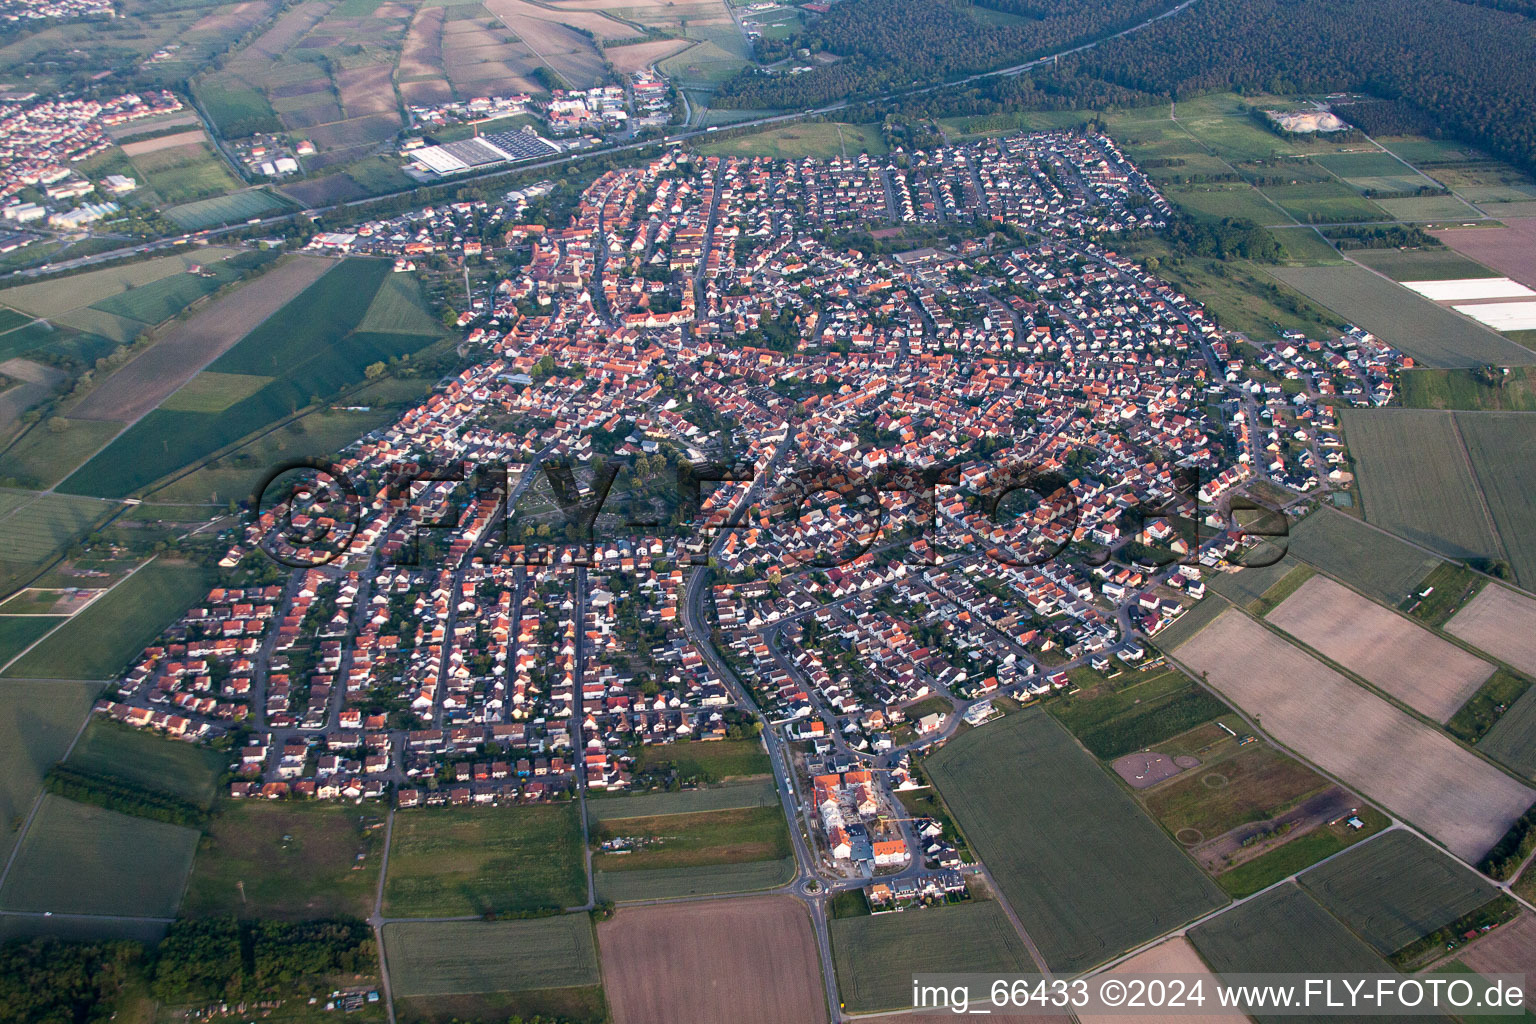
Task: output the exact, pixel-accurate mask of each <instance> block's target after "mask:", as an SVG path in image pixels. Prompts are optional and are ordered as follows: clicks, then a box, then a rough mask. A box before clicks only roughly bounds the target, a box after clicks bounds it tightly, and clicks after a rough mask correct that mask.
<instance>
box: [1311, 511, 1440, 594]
mask: <svg viewBox="0 0 1536 1024" xmlns="http://www.w3.org/2000/svg"><path fill="white" fill-rule="evenodd" d="M1286 546H1287V549H1288V551H1289V552H1290V553H1291V554H1292V555H1295V556H1296V557H1297V558H1299V559H1301V560H1302V561H1304V562H1308V563H1310V564H1312V565H1315V566H1317V567H1318V568H1319V569H1322V570H1323V571H1324V572H1326V573H1328V574H1329V575H1331V576H1336V577H1338V578H1339V579H1341V580H1343V581H1344V582H1345V583H1347V584H1349V585H1350V586H1351V587H1354V588H1355V589H1356V590H1358V591H1360V592H1361V593H1363V594H1365V595H1366V596H1367V597H1371V598H1374V599H1376V600H1377V601H1380V602H1381V603H1382V604H1385V605H1392V606H1397V605H1400V604H1402V603H1403V602H1404V601H1405V600H1407V599H1408V598H1409V597H1410V596H1412V595H1413V594H1414V593H1416V592H1417V591H1418V589H1419V584H1421V583H1422V582H1423V581H1424V580H1425V579H1426V578H1427V577H1428V576H1429V574H1430V573H1431V572H1434V570H1435V568H1436V567H1437V566H1440V565H1443V564H1445V563H1444V562H1443V561H1442V560H1441V559H1440V558H1438V557H1436V556H1435V555H1432V554H1429V553H1428V552H1426V551H1421V550H1419V549H1418V548H1416V547H1414V546H1413V545H1411V544H1409V543H1407V542H1406V541H1403V540H1402V539H1401V538H1398V537H1394V536H1392V535H1391V534H1389V533H1384V532H1382V531H1381V530H1378V529H1373V528H1372V527H1370V526H1367V525H1366V524H1365V523H1362V522H1360V521H1359V520H1358V519H1352V518H1350V517H1349V516H1346V515H1344V514H1343V513H1342V512H1335V511H1334V510H1332V509H1330V508H1328V507H1326V506H1324V507H1323V508H1320V509H1318V510H1317V511H1316V512H1314V513H1312V514H1311V515H1310V516H1308V517H1307V518H1305V519H1303V520H1302V521H1301V522H1300V523H1297V524H1296V525H1295V526H1293V527H1292V528H1291V536H1290V539H1289V540H1288V541H1287V542H1286Z"/></svg>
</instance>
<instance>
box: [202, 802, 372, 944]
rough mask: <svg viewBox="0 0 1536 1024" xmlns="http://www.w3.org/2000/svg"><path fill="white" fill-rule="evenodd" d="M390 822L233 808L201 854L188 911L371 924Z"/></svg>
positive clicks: (341, 810)
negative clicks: (339, 919)
mask: <svg viewBox="0 0 1536 1024" xmlns="http://www.w3.org/2000/svg"><path fill="white" fill-rule="evenodd" d="M383 817H384V816H383V812H382V811H379V810H377V809H376V808H373V807H370V806H369V805H366V804H365V805H363V807H362V808H359V807H355V806H349V805H346V804H340V803H331V802H316V801H299V800H283V801H278V802H270V801H265V800H241V801H230V802H227V803H225V804H224V805H223V806H221V807H220V808H219V812H218V814H217V815H215V817H214V818H213V820H212V822H211V823H210V825H209V826H208V832H209V838H208V840H207V841H206V842H205V843H204V844H203V846H202V848H201V849H199V850H198V854H197V860H196V861H195V862H194V863H193V865H192V878H191V880H190V881H189V882H188V883H187V895H186V902H185V905H184V907H183V910H184V912H185V913H187V914H189V915H193V916H210V917H214V916H219V915H223V914H239V915H241V916H246V917H261V918H276V919H279V920H303V919H305V918H317V917H332V916H338V915H339V916H347V917H367V916H368V915H369V914H370V913H371V912H372V911H373V900H374V893H375V891H376V886H377V884H378V881H379V863H380V861H381V860H382V854H383V850H382V846H383V835H384V830H383ZM390 966H391V968H393V967H394V964H393V963H391V964H390Z"/></svg>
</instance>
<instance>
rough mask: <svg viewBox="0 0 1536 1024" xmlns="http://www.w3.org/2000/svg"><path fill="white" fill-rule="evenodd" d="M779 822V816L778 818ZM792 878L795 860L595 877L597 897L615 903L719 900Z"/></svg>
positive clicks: (607, 872)
mask: <svg viewBox="0 0 1536 1024" xmlns="http://www.w3.org/2000/svg"><path fill="white" fill-rule="evenodd" d="M780 817H781V818H782V817H783V816H782V814H781V815H780ZM794 877H795V859H794V858H793V857H786V858H784V859H783V860H755V861H745V862H742V863H739V864H714V865H710V866H707V867H690V868H652V869H648V870H644V871H602V870H599V871H597V872H596V874H595V878H594V881H595V884H596V886H597V895H598V897H599V898H602V899H610V900H613V901H614V902H616V903H625V902H629V901H633V900H658V899H675V898H678V897H681V896H718V895H722V894H725V893H733V892H757V891H759V890H762V889H776V888H778V887H779V886H781V885H785V884H787V883H788V882H789V881H790V880H791V879H793V878H794Z"/></svg>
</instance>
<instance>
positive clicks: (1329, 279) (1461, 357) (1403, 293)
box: [1267, 266, 1536, 367]
mask: <svg viewBox="0 0 1536 1024" xmlns="http://www.w3.org/2000/svg"><path fill="white" fill-rule="evenodd" d="M1267 270H1268V272H1269V273H1270V274H1272V275H1273V276H1275V277H1277V278H1279V279H1280V280H1281V281H1284V282H1285V283H1286V284H1288V285H1290V286H1291V287H1293V288H1296V289H1298V290H1299V291H1301V292H1302V293H1303V294H1305V295H1306V296H1307V297H1308V298H1309V299H1312V300H1313V301H1315V302H1318V303H1320V304H1322V305H1324V306H1327V307H1328V308H1329V309H1331V310H1333V311H1334V312H1335V313H1337V314H1338V315H1339V316H1341V317H1343V318H1344V319H1345V320H1347V321H1349V322H1350V323H1353V324H1357V325H1359V326H1361V327H1364V328H1365V329H1366V330H1368V331H1370V332H1371V333H1372V334H1375V335H1376V336H1377V337H1379V338H1382V339H1384V340H1385V341H1386V342H1387V343H1388V344H1390V345H1393V346H1395V347H1396V348H1399V349H1401V350H1402V351H1404V352H1406V353H1408V354H1409V355H1411V356H1413V357H1414V358H1415V359H1417V360H1419V361H1420V362H1422V363H1425V364H1427V365H1429V366H1442V367H1445V366H1481V365H1483V364H1485V363H1496V364H1498V365H1500V366H1513V365H1522V366H1523V365H1527V364H1530V363H1536V353H1533V352H1531V351H1530V350H1529V349H1525V348H1522V347H1520V346H1519V345H1516V344H1515V343H1514V342H1512V341H1509V340H1507V339H1505V338H1501V337H1499V336H1498V335H1497V334H1494V333H1493V332H1492V331H1489V330H1487V329H1486V328H1483V327H1479V326H1478V325H1477V324H1474V323H1472V322H1471V321H1469V320H1467V319H1466V318H1464V317H1460V316H1457V315H1456V314H1455V313H1453V312H1451V311H1450V310H1448V309H1443V308H1441V307H1440V306H1437V305H1435V304H1434V303H1433V302H1430V301H1429V300H1428V299H1424V298H1422V297H1420V296H1418V295H1415V294H1414V293H1413V292H1410V291H1409V290H1408V289H1406V288H1403V287H1402V286H1400V285H1396V284H1393V283H1392V282H1391V281H1388V280H1386V279H1385V278H1383V277H1380V276H1378V275H1376V274H1373V273H1371V272H1370V271H1369V270H1366V269H1364V268H1363V267H1354V266H1343V267H1270V268H1267Z"/></svg>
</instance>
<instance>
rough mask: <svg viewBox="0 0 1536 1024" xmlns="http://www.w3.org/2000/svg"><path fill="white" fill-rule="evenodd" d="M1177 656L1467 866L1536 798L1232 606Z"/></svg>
mask: <svg viewBox="0 0 1536 1024" xmlns="http://www.w3.org/2000/svg"><path fill="white" fill-rule="evenodd" d="M1178 660H1179V661H1181V662H1183V663H1184V664H1186V665H1188V666H1190V667H1191V668H1192V669H1193V670H1194V671H1195V672H1196V673H1200V672H1206V673H1208V674H1209V675H1208V681H1209V683H1210V685H1211V686H1212V687H1214V688H1215V689H1216V690H1217V691H1218V692H1219V693H1220V694H1221V695H1222V696H1224V697H1226V698H1227V699H1228V700H1230V701H1231V702H1232V703H1234V704H1236V705H1237V706H1238V707H1240V708H1242V709H1243V710H1244V711H1246V712H1248V714H1250V715H1252V716H1254V718H1255V720H1256V721H1257V722H1258V725H1259V727H1260V728H1262V729H1263V730H1264V731H1265V732H1268V733H1269V734H1270V735H1271V736H1273V737H1274V738H1275V739H1277V740H1279V741H1280V742H1281V743H1283V744H1285V745H1286V746H1287V747H1290V748H1291V749H1292V750H1294V751H1296V752H1297V753H1298V754H1300V755H1301V756H1302V757H1305V758H1306V759H1308V760H1310V761H1312V762H1313V763H1314V764H1316V765H1318V766H1319V767H1321V768H1322V769H1323V770H1324V771H1327V772H1330V773H1332V774H1333V775H1335V776H1337V777H1338V778H1339V779H1341V780H1343V782H1344V783H1346V784H1347V785H1349V786H1350V787H1352V788H1353V789H1354V790H1355V791H1357V792H1359V793H1361V794H1362V795H1364V796H1366V797H1368V798H1370V799H1373V800H1376V801H1378V802H1380V803H1381V804H1383V805H1385V806H1386V808H1387V809H1388V810H1390V811H1392V812H1393V813H1394V814H1397V815H1399V816H1401V817H1403V818H1405V819H1407V820H1408V821H1409V822H1410V823H1412V824H1414V825H1417V826H1418V827H1420V828H1422V829H1424V830H1425V831H1427V832H1429V833H1430V834H1431V835H1433V836H1434V837H1435V838H1436V839H1438V840H1440V841H1441V842H1443V843H1444V844H1445V845H1446V846H1447V847H1448V848H1450V850H1451V851H1452V852H1453V853H1455V854H1456V855H1457V856H1458V857H1461V858H1462V859H1463V860H1467V861H1474V862H1475V861H1476V860H1478V859H1479V858H1480V857H1481V856H1482V855H1483V854H1484V853H1485V852H1486V851H1487V850H1488V848H1489V847H1490V846H1492V845H1493V844H1494V843H1496V842H1497V841H1498V840H1499V839H1500V838H1501V837H1502V836H1503V835H1504V833H1505V832H1506V831H1507V830H1508V828H1509V826H1510V824H1511V823H1512V822H1513V821H1514V820H1515V819H1516V818H1518V817H1519V816H1520V815H1521V814H1523V813H1525V810H1526V808H1528V807H1530V806H1531V803H1532V801H1533V800H1536V791H1532V790H1531V789H1530V788H1529V787H1527V786H1525V785H1522V784H1521V783H1519V782H1517V781H1515V780H1514V779H1512V778H1510V777H1509V776H1507V775H1505V774H1504V773H1503V772H1501V771H1499V770H1498V769H1497V768H1494V767H1493V766H1492V765H1490V764H1487V763H1485V762H1483V761H1481V760H1479V759H1478V758H1477V757H1476V756H1474V755H1473V754H1471V753H1469V752H1468V751H1466V750H1463V749H1462V748H1461V747H1459V746H1457V745H1456V744H1455V743H1454V742H1452V741H1451V739H1450V738H1449V737H1447V736H1446V735H1444V734H1443V733H1441V732H1439V731H1437V730H1435V729H1432V728H1431V727H1430V726H1427V725H1425V724H1424V723H1422V722H1420V721H1418V720H1417V719H1415V718H1412V717H1411V716H1409V715H1408V713H1407V712H1405V711H1401V710H1399V709H1398V708H1395V707H1393V706H1392V705H1391V704H1388V703H1387V702H1386V701H1385V700H1382V699H1381V698H1380V697H1378V696H1376V695H1375V694H1373V693H1371V692H1370V691H1369V690H1366V689H1365V688H1364V687H1362V686H1359V685H1358V684H1356V683H1354V682H1351V681H1350V680H1348V679H1346V678H1344V677H1343V676H1341V675H1339V674H1338V673H1337V672H1335V671H1333V670H1332V669H1330V668H1329V667H1328V666H1326V665H1324V664H1323V663H1322V662H1320V661H1318V660H1317V659H1316V658H1313V657H1311V656H1310V655H1308V654H1306V653H1305V652H1303V651H1301V650H1300V649H1298V648H1296V647H1293V646H1292V645H1291V644H1289V643H1287V642H1286V641H1284V640H1282V639H1281V638H1280V637H1278V636H1276V635H1275V634H1274V633H1272V632H1270V631H1269V630H1268V629H1266V628H1265V627H1264V626H1261V625H1260V624H1259V623H1257V622H1255V621H1254V620H1253V619H1250V618H1248V617H1247V616H1246V615H1244V614H1243V613H1241V612H1239V611H1236V610H1234V609H1229V610H1227V611H1224V612H1222V613H1221V615H1220V616H1219V617H1218V618H1217V619H1216V621H1215V622H1213V623H1211V624H1210V625H1209V626H1207V627H1205V629H1203V630H1201V631H1200V632H1199V633H1198V634H1196V636H1195V637H1194V639H1192V640H1190V641H1189V643H1187V644H1185V645H1184V646H1182V647H1180V648H1179V653H1178Z"/></svg>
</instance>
